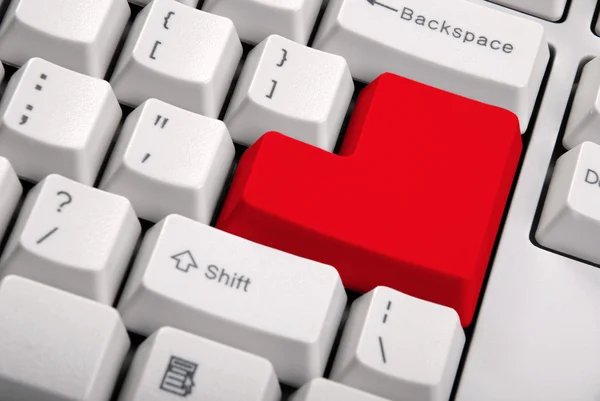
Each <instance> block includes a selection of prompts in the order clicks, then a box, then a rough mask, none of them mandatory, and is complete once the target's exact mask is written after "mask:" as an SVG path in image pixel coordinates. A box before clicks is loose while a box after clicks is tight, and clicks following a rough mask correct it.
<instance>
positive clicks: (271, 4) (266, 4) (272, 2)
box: [202, 0, 323, 45]
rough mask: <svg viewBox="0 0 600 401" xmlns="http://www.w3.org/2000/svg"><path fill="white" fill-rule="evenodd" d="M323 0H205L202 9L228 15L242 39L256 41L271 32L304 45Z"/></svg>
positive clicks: (252, 42) (224, 15) (261, 39)
mask: <svg viewBox="0 0 600 401" xmlns="http://www.w3.org/2000/svg"><path fill="white" fill-rule="evenodd" d="M322 3H323V0H291V1H290V0H286V1H281V0H205V1H204V5H203V6H202V9H203V10H205V11H208V12H210V13H213V14H217V15H222V16H223V17H227V18H231V20H232V21H233V22H234V24H235V27H236V29H237V31H238V34H239V35H240V38H241V39H242V40H243V41H244V42H248V43H251V44H256V43H260V42H262V41H263V40H264V39H266V38H267V37H268V36H269V35H271V34H276V35H281V36H283V37H286V38H288V39H291V40H293V41H295V42H298V43H300V44H303V45H305V44H306V43H307V42H308V39H309V38H310V34H311V32H312V29H313V27H314V25H315V21H316V19H317V15H318V14H319V10H320V9H321V4H322Z"/></svg>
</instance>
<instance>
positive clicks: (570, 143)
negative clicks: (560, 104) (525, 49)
mask: <svg viewBox="0 0 600 401" xmlns="http://www.w3.org/2000/svg"><path fill="white" fill-rule="evenodd" d="M568 118H569V120H568V123H567V128H566V130H565V135H564V137H563V145H564V146H565V147H566V148H567V149H571V148H574V147H575V146H577V145H579V144H582V143H583V142H585V141H591V142H595V143H597V144H600V58H595V59H594V60H592V61H590V62H589V63H587V64H586V65H585V67H584V68H583V71H582V73H581V77H580V79H579V85H578V86H577V92H576V93H575V98H574V99H573V105H572V106H571V113H570V114H569V116H568Z"/></svg>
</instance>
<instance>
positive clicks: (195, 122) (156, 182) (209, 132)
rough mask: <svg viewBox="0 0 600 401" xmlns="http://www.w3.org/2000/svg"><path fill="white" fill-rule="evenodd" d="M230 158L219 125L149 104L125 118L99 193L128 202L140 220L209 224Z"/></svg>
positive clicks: (229, 142)
mask: <svg viewBox="0 0 600 401" xmlns="http://www.w3.org/2000/svg"><path fill="white" fill-rule="evenodd" d="M234 155H235V149H234V146H233V142H232V140H231V137H230V136H229V132H228V131H227V127H226V126H225V124H224V123H223V122H222V121H219V120H215V119H212V118H208V117H204V116H201V115H199V114H195V113H192V112H190V111H187V110H184V109H180V108H179V107H175V106H171V105H169V104H167V103H164V102H162V101H160V100H156V99H151V100H148V101H146V102H144V103H143V104H142V105H141V106H139V107H138V108H137V109H136V110H135V111H133V113H131V114H130V115H129V116H128V117H127V120H126V122H125V125H124V126H123V129H122V130H121V134H120V136H119V141H118V143H117V146H116V148H115V150H114V151H113V153H112V156H111V160H110V163H109V165H108V167H107V170H106V172H105V173H104V177H103V181H102V184H101V188H102V189H104V190H106V191H109V192H113V193H116V194H119V195H123V196H125V197H126V198H127V199H129V200H130V201H131V203H132V204H133V207H134V209H135V211H136V213H137V215H138V217H140V218H143V219H146V220H150V221H154V222H156V221H158V220H161V219H162V218H164V217H166V216H167V215H169V214H171V213H177V214H180V215H182V216H186V217H190V218H192V219H194V220H198V221H200V222H203V223H206V224H209V223H210V221H211V219H212V217H213V214H214V211H215V207H216V204H217V201H218V200H219V196H220V195H221V192H222V191H223V185H224V184H225V180H226V179H227V176H228V175H229V170H230V168H231V163H232V162H233V157H234Z"/></svg>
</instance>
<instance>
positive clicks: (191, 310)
mask: <svg viewBox="0 0 600 401" xmlns="http://www.w3.org/2000/svg"><path fill="white" fill-rule="evenodd" d="M345 304H346V293H345V292H344V288H343V286H342V282H341V280H340V277H339V275H338V273H337V271H336V270H335V269H334V268H333V267H331V266H327V265H323V264H320V263H318V262H313V261H311V260H308V259H303V258H299V257H297V256H293V255H290V254H287V253H284V252H281V251H277V250H275V249H272V248H268V247H265V246H263V245H259V244H256V243H254V242H250V241H247V240H245V239H242V238H239V237H236V236H233V235H231V234H228V233H225V232H223V231H220V230H217V229H216V228H213V227H210V226H207V225H205V224H201V223H198V222H195V221H193V220H190V219H187V218H185V217H182V216H178V215H170V216H168V217H167V218H166V219H164V220H162V221H161V222H159V223H158V224H157V225H155V226H154V227H152V228H151V229H150V230H149V231H148V233H147V234H146V237H145V239H144V242H143V244H142V247H141V249H140V252H139V254H138V257H137V259H136V261H135V265H134V268H133V273H132V275H131V277H130V279H129V281H128V283H127V286H126V288H125V291H124V294H123V297H122V298H121V301H120V303H119V311H120V312H121V315H122V316H123V319H124V321H125V324H126V326H127V328H128V329H129V330H131V331H133V332H136V333H139V334H142V335H150V334H152V333H153V332H154V331H156V330H157V329H159V328H160V327H163V326H172V327H176V328H179V329H182V330H185V331H189V332H190V333H194V334H197V335H200V336H203V337H206V338H209V339H212V340H215V341H219V342H222V343H224V344H227V345H231V346H233V347H236V348H239V349H242V350H245V351H248V352H251V353H253V354H256V355H260V356H263V357H265V358H267V359H268V360H270V361H271V363H273V366H274V367H275V371H276V373H277V376H278V377H279V379H281V381H283V382H286V383H289V384H291V385H295V386H300V385H302V384H304V383H305V382H307V381H309V380H311V379H313V378H315V377H319V376H322V375H323V372H324V369H325V365H326V363H327V359H328V357H329V352H330V350H331V347H332V344H333V340H334V337H335V334H336V332H337V329H338V325H339V323H340V320H341V317H342V313H343V311H344V307H345Z"/></svg>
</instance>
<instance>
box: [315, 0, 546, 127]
mask: <svg viewBox="0 0 600 401" xmlns="http://www.w3.org/2000/svg"><path fill="white" fill-rule="evenodd" d="M314 47H316V48H318V49H321V50H323V51H326V52H329V53H334V54H339V55H341V56H343V57H344V58H345V59H346V61H348V65H349V66H350V72H351V73H352V76H353V77H354V78H355V79H358V80H361V81H365V82H371V81H373V80H374V79H375V78H376V77H377V76H379V75H380V74H381V73H383V72H392V73H395V74H398V75H401V76H404V77H406V78H410V79H413V80H415V81H419V82H422V83H424V84H427V85H431V86H434V87H436V88H440V89H443V90H446V91H449V92H452V93H456V94H459V95H461V96H465V97H468V98H471V99H475V100H478V101H480V102H483V103H487V104H492V105H494V106H499V107H501V108H504V109H508V110H510V111H512V112H513V113H515V114H516V115H517V117H518V118H519V122H520V124H521V131H522V132H525V130H526V129H527V126H528V124H529V119H530V117H531V114H532V112H533V107H534V104H535V101H536V97H537V93H538V90H539V88H540V85H541V82H542V78H543V76H544V72H545V70H546V66H547V64H548V60H549V58H550V50H549V48H548V43H547V40H546V37H545V34H544V28H543V27H542V25H540V24H539V23H538V22H535V21H531V20H527V19H523V18H518V17H515V16H512V15H509V14H505V13H502V12H500V11H496V10H493V9H491V8H488V7H486V6H483V5H478V4H474V3H472V2H469V1H467V0H430V1H422V0H381V1H372V0H333V1H332V2H331V3H330V4H329V7H328V8H327V11H326V14H325V17H324V18H323V22H322V23H321V25H320V29H319V33H318V35H317V38H316V40H315V44H314Z"/></svg>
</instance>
